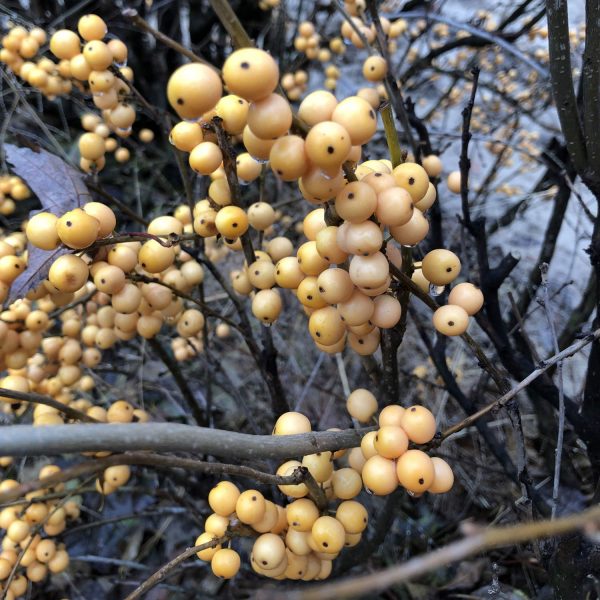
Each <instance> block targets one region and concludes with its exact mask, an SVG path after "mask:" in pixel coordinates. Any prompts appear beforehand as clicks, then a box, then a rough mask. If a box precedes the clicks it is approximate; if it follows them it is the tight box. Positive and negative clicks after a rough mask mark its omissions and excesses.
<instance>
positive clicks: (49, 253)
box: [6, 244, 71, 305]
mask: <svg viewBox="0 0 600 600" xmlns="http://www.w3.org/2000/svg"><path fill="white" fill-rule="evenodd" d="M69 252H71V250H70V249H69V248H67V247H66V246H59V247H58V248H56V250H42V249H41V248H36V247H35V246H32V245H31V244H27V268H26V269H25V270H24V271H23V272H22V273H21V274H20V275H19V276H18V277H17V278H16V279H15V280H14V281H13V283H12V285H11V286H10V294H9V295H8V300H7V302H6V304H7V305H9V304H12V303H13V302H14V301H15V300H18V299H19V298H24V297H25V295H26V294H27V292H29V291H30V290H33V289H35V288H36V287H37V286H38V285H39V284H40V283H42V281H44V279H46V277H48V271H49V270H50V267H51V266H52V263H53V262H54V261H55V260H56V259H57V258H58V257H59V256H62V255H63V254H68V253H69Z"/></svg>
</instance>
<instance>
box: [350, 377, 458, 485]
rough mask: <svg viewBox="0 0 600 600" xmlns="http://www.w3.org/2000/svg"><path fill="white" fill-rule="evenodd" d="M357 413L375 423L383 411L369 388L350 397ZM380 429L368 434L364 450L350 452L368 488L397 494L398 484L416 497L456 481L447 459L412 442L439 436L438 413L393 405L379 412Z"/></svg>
mask: <svg viewBox="0 0 600 600" xmlns="http://www.w3.org/2000/svg"><path fill="white" fill-rule="evenodd" d="M346 408H347V410H348V412H349V414H350V416H351V417H353V418H354V419H356V420H357V421H359V422H361V423H369V422H371V421H372V419H373V416H374V415H375V413H376V412H377V399H376V398H375V396H374V395H373V394H372V393H371V392H369V391H368V390H365V389H363V388H359V389H356V390H354V391H353V392H352V393H351V394H350V395H349V396H348V398H347V400H346ZM377 421H378V425H379V429H378V430H377V431H371V432H369V433H367V434H366V435H365V436H364V437H363V439H362V441H361V445H360V448H353V449H352V450H351V451H350V456H349V459H348V460H349V463H350V464H351V466H352V467H353V468H354V469H356V470H357V471H359V472H360V473H361V476H362V481H363V484H364V486H365V488H366V489H368V490H370V491H371V492H372V493H373V494H376V495H387V494H391V493H392V492H393V491H394V490H395V489H396V488H397V487H398V485H401V486H402V487H404V488H405V489H406V490H407V492H409V493H410V494H411V495H413V496H420V495H421V494H423V493H425V492H429V493H430V494H442V493H445V492H448V491H449V490H450V489H451V488H452V485H453V484H454V475H453V473H452V469H451V468H450V466H449V465H448V464H447V463H446V462H445V461H444V460H442V459H441V458H438V457H433V458H431V457H429V456H428V455H427V453H426V452H424V451H422V450H419V449H415V448H413V449H409V443H410V442H412V443H414V444H427V443H429V442H431V440H432V439H433V438H434V436H435V432H436V424H435V417H434V416H433V414H432V413H431V411H430V410H429V409H427V408H426V407H424V406H420V405H414V406H409V407H408V408H404V407H402V406H399V405H396V404H391V405H389V406H386V407H385V408H383V409H382V410H381V412H380V413H379V417H378V419H377Z"/></svg>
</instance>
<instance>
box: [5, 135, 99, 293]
mask: <svg viewBox="0 0 600 600" xmlns="http://www.w3.org/2000/svg"><path fill="white" fill-rule="evenodd" d="M4 151H5V153H6V160H7V161H8V162H9V163H10V164H11V165H12V166H13V170H14V172H15V173H16V174H17V175H19V177H21V178H22V179H24V180H25V182H26V183H27V185H28V186H29V187H30V188H31V189H32V190H33V192H34V193H35V195H36V196H37V197H38V198H39V201H40V203H41V204H42V209H43V210H46V211H48V212H51V213H53V214H55V215H56V216H58V217H60V216H62V215H63V214H64V213H66V212H67V211H69V210H72V209H73V208H76V207H78V206H80V205H81V198H82V197H85V196H89V192H88V190H87V187H86V186H85V183H84V181H83V176H82V174H81V173H79V172H77V171H76V170H75V169H73V167H71V166H70V165H68V164H67V163H66V162H65V161H63V160H62V159H61V158H59V157H58V156H55V155H54V154H50V152H46V151H45V150H43V149H41V148H37V149H32V148H19V147H18V146H14V145H12V144H5V146H4ZM37 212H39V211H37V210H36V211H32V212H31V213H30V216H31V215H32V214H35V213H37ZM69 252H70V250H69V248H65V247H64V246H59V247H58V248H56V250H41V249H40V248H36V247H35V246H32V245H31V244H28V246H27V257H28V258H27V268H26V269H25V271H24V272H23V273H21V275H19V277H17V279H15V281H14V282H13V284H12V286H11V288H10V294H9V298H8V301H7V303H8V304H10V303H12V302H14V301H15V300H17V299H18V298H24V297H25V295H26V294H27V292H29V291H30V290H32V289H35V288H36V287H37V286H38V285H39V284H40V283H42V281H44V279H46V278H47V277H48V271H49V270H50V267H51V266H52V263H53V262H54V261H55V260H56V259H57V258H58V257H59V256H62V255H63V254H68V253H69Z"/></svg>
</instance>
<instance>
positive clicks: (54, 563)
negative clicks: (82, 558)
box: [0, 465, 80, 600]
mask: <svg viewBox="0 0 600 600" xmlns="http://www.w3.org/2000/svg"><path fill="white" fill-rule="evenodd" d="M59 471H60V468H59V467H57V466H56V465H46V466H44V467H42V469H41V470H40V472H39V478H40V479H44V478H45V477H49V476H50V475H53V474H55V473H57V472H59ZM18 485H19V483H18V481H16V480H14V479H5V480H4V481H2V482H0V492H6V491H8V490H11V489H14V488H15V487H18ZM63 490H64V484H62V483H60V484H55V485H52V486H50V487H46V488H43V489H40V490H36V491H35V492H30V493H28V494H26V496H25V498H24V500H23V502H22V503H19V504H11V505H10V506H7V507H5V508H3V509H2V511H0V529H3V530H4V535H3V537H2V551H1V552H0V591H1V592H3V593H4V598H6V599H7V600H14V599H15V598H19V597H21V596H24V595H25V593H26V592H27V590H28V588H29V585H30V582H31V583H40V582H42V581H44V579H46V577H47V576H48V575H49V574H56V573H62V572H63V571H65V570H66V569H67V568H68V566H69V554H68V552H67V550H66V548H65V545H64V544H63V543H59V542H57V541H56V540H55V539H53V538H56V536H58V535H60V534H61V533H62V532H63V531H64V530H65V529H66V527H67V523H68V522H69V521H73V520H76V519H78V518H79V514H80V506H79V503H78V502H77V501H75V500H67V501H66V502H59V501H57V500H56V498H55V499H51V500H45V499H44V498H45V497H46V496H48V495H50V494H53V493H56V492H62V491H63ZM13 570H14V573H13ZM11 574H12V577H11ZM8 581H10V583H8V585H5V584H4V583H3V582H8Z"/></svg>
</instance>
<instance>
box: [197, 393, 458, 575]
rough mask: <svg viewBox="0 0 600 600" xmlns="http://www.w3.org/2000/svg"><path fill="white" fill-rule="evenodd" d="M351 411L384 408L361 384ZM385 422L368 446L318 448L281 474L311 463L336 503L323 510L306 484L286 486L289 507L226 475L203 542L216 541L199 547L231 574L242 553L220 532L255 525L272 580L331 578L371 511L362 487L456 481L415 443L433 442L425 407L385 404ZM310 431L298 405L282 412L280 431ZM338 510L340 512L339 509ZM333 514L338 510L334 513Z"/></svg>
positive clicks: (436, 488)
mask: <svg viewBox="0 0 600 600" xmlns="http://www.w3.org/2000/svg"><path fill="white" fill-rule="evenodd" d="M347 409H348V411H349V413H350V415H351V416H352V417H353V418H355V419H357V420H358V421H360V422H363V423H368V422H371V420H372V419H373V416H374V414H375V413H376V411H377V400H376V398H375V396H373V394H372V393H371V392H369V391H368V390H365V389H362V388H359V389H356V390H354V391H353V392H352V393H351V394H350V396H349V397H348V399H347ZM378 420H379V429H378V430H377V431H371V432H369V433H367V435H366V436H365V437H364V438H363V440H362V442H361V446H360V447H357V448H352V449H351V450H350V451H349V452H347V453H346V451H345V450H339V451H337V452H333V453H332V452H319V453H316V454H311V455H307V456H304V457H303V458H302V461H298V460H289V461H286V462H285V463H283V464H282V465H281V466H280V467H279V468H278V469H277V475H281V476H286V475H292V474H293V473H294V472H295V471H296V469H298V467H305V468H306V469H308V471H309V472H310V474H311V476H312V477H313V478H314V480H315V481H316V482H317V484H318V485H319V486H320V487H321V490H322V492H323V493H324V495H325V498H326V500H327V502H328V503H333V502H336V501H339V503H337V502H336V504H337V505H334V506H333V507H329V506H328V507H326V508H323V509H322V510H320V509H319V507H318V506H317V504H315V502H314V501H313V499H311V498H309V497H307V496H309V488H308V487H307V485H306V484H305V483H299V484H283V485H279V486H278V487H279V489H280V490H281V492H282V493H283V494H284V495H285V496H287V497H288V499H289V502H288V503H287V504H286V505H285V506H281V505H278V504H276V503H274V502H271V501H270V500H267V499H266V498H265V497H264V496H263V494H262V493H261V492H259V491H258V490H254V489H250V490H245V491H243V492H240V490H239V489H238V488H237V487H236V486H235V485H234V484H233V483H231V482H229V481H221V482H220V483H219V484H218V485H217V486H216V487H214V488H213V489H212V490H211V491H210V493H209V496H208V503H209V505H210V507H211V509H212V510H213V511H214V512H213V514H211V515H210V516H209V517H208V518H207V519H206V521H205V524H204V532H203V533H202V534H201V535H200V536H199V537H198V538H197V539H196V545H197V546H199V545H203V544H207V543H211V542H213V543H214V545H213V546H212V547H210V548H206V549H204V550H201V551H200V552H198V557H199V558H200V559H201V560H204V561H210V562H211V567H212V570H213V573H214V574H215V575H217V576H219V577H223V578H226V579H229V578H231V577H233V576H234V575H235V574H236V573H237V572H238V570H239V568H240V565H241V560H240V556H239V554H238V553H237V552H236V551H235V550H233V549H231V548H222V546H221V544H220V540H221V539H225V540H226V539H227V536H228V535H235V532H236V527H240V524H241V525H242V526H249V527H250V528H251V530H253V531H254V532H255V533H257V534H260V535H259V536H258V537H257V539H256V540H255V542H254V544H253V548H252V552H251V554H250V564H251V566H252V568H253V569H254V571H256V572H257V573H259V574H260V575H264V576H266V577H270V578H273V579H293V580H299V579H302V580H304V581H310V580H313V579H317V580H319V579H325V578H327V577H328V576H329V575H330V573H331V571H332V562H333V560H334V559H335V558H337V556H339V554H340V552H341V551H342V550H343V549H344V548H348V547H352V546H356V545H357V544H358V543H359V542H360V540H361V537H362V534H363V532H364V531H365V529H366V528H367V525H368V519H369V517H368V512H367V509H366V508H365V506H364V505H363V504H362V503H361V502H359V501H358V500H356V497H357V496H358V495H359V494H360V492H361V491H362V489H363V487H364V489H365V490H367V491H368V492H369V493H373V494H376V495H388V494H391V493H392V492H393V491H395V490H396V488H397V487H398V486H399V485H401V486H403V487H404V488H405V489H406V490H407V491H408V493H410V494H411V495H412V496H414V497H418V496H420V495H422V494H423V493H424V492H426V491H428V492H429V493H432V494H441V493H445V492H448V491H449V490H450V489H451V488H452V485H453V483H454V475H453V473H452V469H451V468H450V466H449V465H448V464H447V463H446V462H445V461H444V460H442V459H441V458H438V457H433V458H430V457H429V456H428V455H427V454H426V453H425V452H424V451H422V450H419V449H409V443H410V442H412V443H414V444H426V443H428V442H430V441H431V440H432V439H433V437H434V435H435V431H436V425H435V418H434V416H433V414H432V413H431V412H430V411H429V410H428V409H427V408H425V407H424V406H410V407H408V408H406V409H404V408H402V407H401V406H398V405H390V406H387V407H385V408H384V409H383V410H382V411H381V413H380V414H379V419H378ZM310 431H311V424H310V421H309V420H308V418H307V417H306V416H304V415H303V414H301V413H298V412H289V413H285V414H283V415H281V416H280V417H279V419H278V420H277V422H276V423H275V427H274V429H273V435H294V434H300V433H308V432H310ZM334 511H335V512H334ZM330 513H334V514H335V516H331V514H330Z"/></svg>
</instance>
